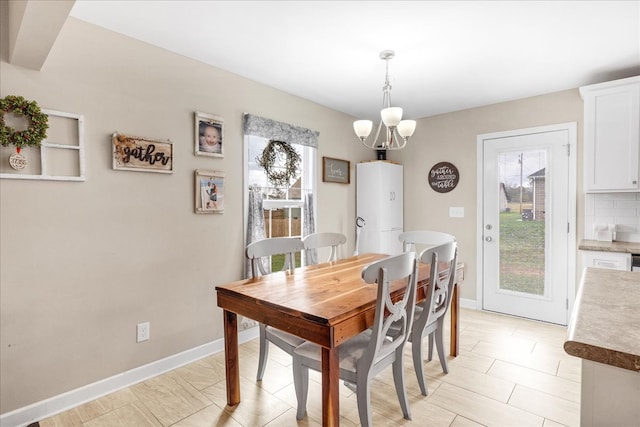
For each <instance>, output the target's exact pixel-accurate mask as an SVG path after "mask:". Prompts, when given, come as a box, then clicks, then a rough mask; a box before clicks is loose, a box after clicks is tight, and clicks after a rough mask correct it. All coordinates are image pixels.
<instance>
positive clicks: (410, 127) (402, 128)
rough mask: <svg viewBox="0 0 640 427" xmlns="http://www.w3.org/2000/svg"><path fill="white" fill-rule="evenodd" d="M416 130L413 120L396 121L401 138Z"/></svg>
mask: <svg viewBox="0 0 640 427" xmlns="http://www.w3.org/2000/svg"><path fill="white" fill-rule="evenodd" d="M415 130H416V121H415V120H402V121H401V122H400V123H398V133H399V134H400V136H401V137H403V138H405V139H406V138H409V137H410V136H411V135H413V132H415Z"/></svg>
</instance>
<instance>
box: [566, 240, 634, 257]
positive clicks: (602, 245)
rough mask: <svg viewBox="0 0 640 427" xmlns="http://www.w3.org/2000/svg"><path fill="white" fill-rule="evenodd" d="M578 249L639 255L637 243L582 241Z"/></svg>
mask: <svg viewBox="0 0 640 427" xmlns="http://www.w3.org/2000/svg"><path fill="white" fill-rule="evenodd" d="M578 249H581V250H583V251H602V252H623V253H628V254H640V243H637V242H617V241H616V242H600V241H598V240H583V241H582V242H580V245H579V246H578Z"/></svg>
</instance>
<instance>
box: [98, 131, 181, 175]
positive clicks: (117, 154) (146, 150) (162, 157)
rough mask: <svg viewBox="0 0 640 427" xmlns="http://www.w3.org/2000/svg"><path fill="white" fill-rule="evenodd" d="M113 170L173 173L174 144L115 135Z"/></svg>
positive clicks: (113, 140)
mask: <svg viewBox="0 0 640 427" xmlns="http://www.w3.org/2000/svg"><path fill="white" fill-rule="evenodd" d="M111 142H112V145H113V169H115V170H128V171H137V172H159V173H173V144H172V143H171V142H162V141H157V140H154V139H148V138H142V137H139V136H131V135H124V134H121V133H120V134H118V133H114V134H113V135H112V137H111Z"/></svg>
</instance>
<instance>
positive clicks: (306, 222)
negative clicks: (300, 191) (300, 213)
mask: <svg viewBox="0 0 640 427" xmlns="http://www.w3.org/2000/svg"><path fill="white" fill-rule="evenodd" d="M303 210H304V219H303V220H302V224H303V230H302V237H304V236H308V235H309V234H313V233H315V232H316V220H315V215H314V214H313V194H311V193H310V192H308V191H305V193H304V209H303ZM305 257H306V265H311V264H317V263H318V252H317V251H316V250H315V249H310V250H308V251H305Z"/></svg>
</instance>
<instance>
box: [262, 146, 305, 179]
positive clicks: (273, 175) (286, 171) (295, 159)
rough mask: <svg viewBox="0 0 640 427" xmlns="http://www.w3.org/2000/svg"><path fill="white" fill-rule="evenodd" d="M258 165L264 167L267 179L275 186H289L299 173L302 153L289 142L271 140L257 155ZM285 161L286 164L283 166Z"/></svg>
mask: <svg viewBox="0 0 640 427" xmlns="http://www.w3.org/2000/svg"><path fill="white" fill-rule="evenodd" d="M256 162H258V165H259V166H260V167H262V168H263V169H264V172H265V173H266V175H267V179H268V180H269V182H270V183H271V184H273V185H274V186H275V187H288V186H289V184H290V182H291V180H292V179H293V178H295V177H296V176H297V175H298V169H299V165H300V154H298V152H297V151H296V150H295V149H294V148H293V147H292V146H291V145H290V144H289V143H287V142H284V141H277V140H274V139H271V140H269V143H268V144H267V146H266V147H265V148H264V150H263V151H262V154H261V155H259V156H258V157H256ZM283 162H284V166H281V165H282V163H283Z"/></svg>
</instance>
